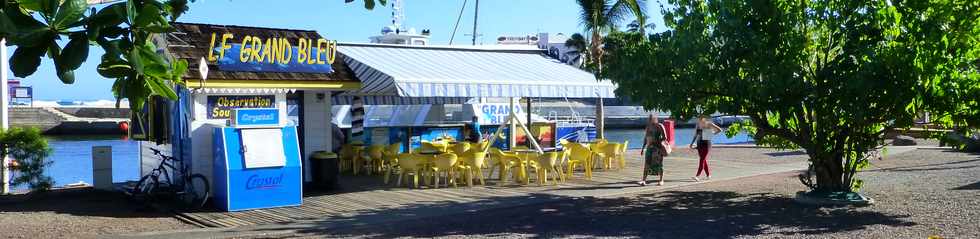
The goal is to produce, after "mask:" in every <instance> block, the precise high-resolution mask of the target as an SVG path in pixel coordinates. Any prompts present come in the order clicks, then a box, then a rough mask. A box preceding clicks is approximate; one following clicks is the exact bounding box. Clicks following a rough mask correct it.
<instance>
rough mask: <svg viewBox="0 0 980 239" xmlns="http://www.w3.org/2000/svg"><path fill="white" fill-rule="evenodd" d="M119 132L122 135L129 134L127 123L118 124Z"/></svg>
mask: <svg viewBox="0 0 980 239" xmlns="http://www.w3.org/2000/svg"><path fill="white" fill-rule="evenodd" d="M119 130H121V131H122V132H123V133H128V132H129V122H126V121H123V122H119Z"/></svg>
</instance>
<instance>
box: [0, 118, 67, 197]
mask: <svg viewBox="0 0 980 239" xmlns="http://www.w3.org/2000/svg"><path fill="white" fill-rule="evenodd" d="M50 154H51V148H49V147H48V141H47V140H46V139H44V136H41V131H40V130H38V129H37V128H33V127H32V128H17V127H13V128H10V129H7V130H0V157H7V156H10V157H11V158H13V159H14V161H15V162H16V163H17V167H16V168H15V170H17V171H18V172H20V173H19V174H18V175H17V176H16V177H14V178H13V180H12V183H13V185H14V186H19V185H24V184H27V186H28V188H30V189H31V191H47V190H48V189H51V186H52V185H54V180H53V179H51V177H49V176H46V175H44V169H45V168H46V167H47V166H48V165H50V164H51V162H49V161H47V160H46V158H47V157H48V155H50Z"/></svg>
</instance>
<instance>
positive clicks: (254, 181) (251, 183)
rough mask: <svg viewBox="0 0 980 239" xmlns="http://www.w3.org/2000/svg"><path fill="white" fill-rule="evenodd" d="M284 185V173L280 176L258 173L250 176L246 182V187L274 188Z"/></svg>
mask: <svg viewBox="0 0 980 239" xmlns="http://www.w3.org/2000/svg"><path fill="white" fill-rule="evenodd" d="M281 185H282V174H281V173H280V174H279V176H270V177H260V176H259V175H258V174H256V175H252V176H250V177H248V181H246V182H245V189H246V190H252V189H259V190H263V189H273V188H278V187H279V186H281Z"/></svg>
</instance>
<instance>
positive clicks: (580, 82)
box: [337, 44, 616, 101]
mask: <svg viewBox="0 0 980 239" xmlns="http://www.w3.org/2000/svg"><path fill="white" fill-rule="evenodd" d="M337 50H338V52H339V53H340V54H342V55H343V56H344V58H343V59H344V60H345V62H346V63H347V64H348V66H349V67H350V69H351V70H352V71H353V72H354V75H355V76H356V77H357V78H358V79H360V80H361V85H362V87H361V89H360V90H357V91H351V92H350V93H348V94H345V95H349V94H356V95H363V96H366V97H370V96H395V97H403V98H404V97H407V98H418V99H419V100H420V101H425V98H432V97H437V98H472V97H483V98H499V97H535V98H596V97H602V98H614V97H615V94H614V93H613V91H614V90H615V88H616V86H615V85H613V84H612V83H610V82H608V81H597V80H596V78H595V76H594V75H593V74H592V73H589V72H586V71H583V70H580V69H578V68H576V67H574V66H570V65H566V64H563V63H561V62H559V61H558V60H555V59H552V58H549V57H547V56H546V55H545V54H544V53H545V52H544V51H543V50H511V49H479V48H460V47H432V46H427V47H426V46H402V45H385V44H341V45H340V46H339V47H338V49H337ZM341 97H342V96H341ZM429 101H431V100H429Z"/></svg>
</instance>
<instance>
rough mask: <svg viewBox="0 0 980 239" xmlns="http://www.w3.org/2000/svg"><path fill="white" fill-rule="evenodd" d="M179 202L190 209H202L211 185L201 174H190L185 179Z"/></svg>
mask: <svg viewBox="0 0 980 239" xmlns="http://www.w3.org/2000/svg"><path fill="white" fill-rule="evenodd" d="M185 183H186V184H185V185H184V191H183V194H181V195H183V196H182V197H181V200H182V201H183V202H184V203H185V205H187V206H188V207H190V208H193V209H198V208H202V207H204V204H205V203H207V201H208V197H209V196H210V193H211V183H210V182H208V179H207V178H205V177H204V175H201V174H191V176H190V177H187V181H186V182H185Z"/></svg>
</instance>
